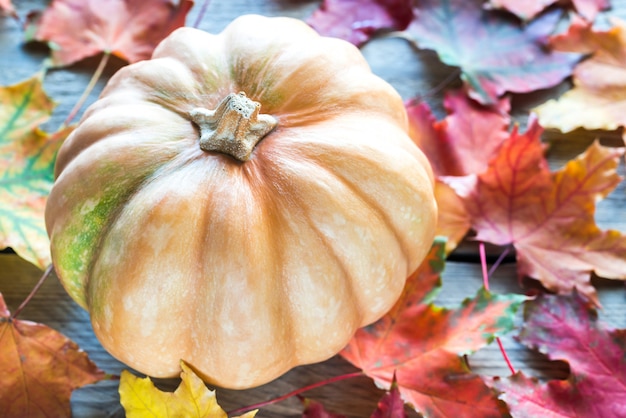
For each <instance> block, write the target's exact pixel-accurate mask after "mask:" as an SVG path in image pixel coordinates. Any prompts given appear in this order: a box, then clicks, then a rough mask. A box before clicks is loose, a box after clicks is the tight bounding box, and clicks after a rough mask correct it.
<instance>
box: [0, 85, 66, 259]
mask: <svg viewBox="0 0 626 418" xmlns="http://www.w3.org/2000/svg"><path fill="white" fill-rule="evenodd" d="M42 78H43V74H36V75H35V76H33V77H31V78H29V79H27V80H25V81H22V82H20V83H18V84H15V85H12V86H6V87H0V103H1V105H0V249H4V248H7V247H11V248H13V250H15V252H16V253H17V254H18V255H19V256H21V257H22V258H24V259H26V260H28V261H30V262H31V263H33V264H35V265H36V266H38V267H40V268H45V267H46V266H47V265H48V264H50V249H49V241H48V236H47V234H46V228H45V224H44V208H45V205H46V198H47V196H48V194H49V193H50V189H51V187H52V183H53V181H54V160H55V157H56V153H57V150H58V148H59V146H60V145H61V143H62V142H63V139H65V137H66V136H67V135H68V134H69V132H70V131H71V128H65V129H63V130H61V131H59V132H56V133H54V134H52V135H49V134H48V133H46V132H44V131H42V130H41V129H40V128H39V126H40V125H41V124H42V123H43V122H45V121H46V120H48V118H49V117H50V114H51V113H52V110H53V109H54V106H55V104H54V102H53V101H52V100H51V99H50V98H49V97H48V96H47V95H46V94H45V92H44V91H43V86H42Z"/></svg>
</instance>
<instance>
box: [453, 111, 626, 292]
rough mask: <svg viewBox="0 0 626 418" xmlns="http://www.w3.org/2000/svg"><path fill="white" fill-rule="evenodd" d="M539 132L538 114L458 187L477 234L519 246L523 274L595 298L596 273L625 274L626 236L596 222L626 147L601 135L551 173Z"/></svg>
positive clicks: (614, 183)
mask: <svg viewBox="0 0 626 418" xmlns="http://www.w3.org/2000/svg"><path fill="white" fill-rule="evenodd" d="M541 133H542V128H541V127H540V126H539V125H538V123H537V121H536V120H535V119H534V118H531V119H530V121H529V128H528V130H527V132H526V133H524V134H519V133H518V131H517V128H515V129H514V131H513V132H512V134H511V138H510V139H509V140H507V141H506V142H505V143H504V144H502V147H501V148H500V150H499V152H498V153H497V155H496V156H495V157H494V158H493V159H492V160H491V161H490V163H489V168H488V169H487V171H485V172H484V173H482V174H480V175H478V176H477V178H476V181H475V184H474V186H473V187H469V188H467V189H466V190H458V189H457V192H459V193H460V195H461V196H462V197H463V198H464V202H465V207H466V208H467V210H468V212H469V213H470V215H471V217H472V227H473V228H474V230H476V231H477V235H476V239H477V240H481V241H488V242H491V243H493V244H496V245H508V244H513V245H514V246H515V249H516V251H517V261H518V274H519V275H520V276H530V277H532V278H535V279H538V280H540V281H541V283H542V284H543V285H544V286H545V287H546V288H548V289H550V290H552V291H555V292H559V293H569V292H571V291H572V290H573V289H577V290H578V291H579V292H581V293H582V294H584V295H586V296H587V297H589V298H590V299H592V300H594V301H596V302H597V299H596V295H595V289H594V288H593V286H592V285H591V283H590V280H589V276H590V273H591V272H592V271H593V272H595V273H597V274H598V275H600V276H602V277H605V278H610V279H622V280H623V279H626V237H625V236H622V235H621V234H620V233H619V232H617V231H610V230H609V231H602V230H600V229H599V228H598V226H597V225H596V224H595V220H594V212H595V202H596V201H598V200H599V199H601V198H603V197H605V196H606V195H607V194H608V193H609V192H611V191H612V190H613V189H614V188H615V187H616V186H617V184H618V183H619V182H620V181H621V178H620V177H619V176H618V174H617V172H616V168H617V166H618V164H619V159H620V157H621V156H622V155H623V154H624V149H623V148H609V147H603V146H601V145H600V144H599V143H598V142H597V141H596V142H595V143H594V144H593V145H591V146H590V147H589V148H588V149H587V151H586V152H584V153H583V154H581V155H580V156H578V157H577V158H576V159H574V160H571V161H569V162H568V163H567V165H566V166H565V167H564V168H562V169H561V170H559V171H557V172H555V173H551V172H550V170H549V169H548V165H547V162H546V160H545V158H544V156H543V151H544V146H543V145H542V143H541V141H540V136H541Z"/></svg>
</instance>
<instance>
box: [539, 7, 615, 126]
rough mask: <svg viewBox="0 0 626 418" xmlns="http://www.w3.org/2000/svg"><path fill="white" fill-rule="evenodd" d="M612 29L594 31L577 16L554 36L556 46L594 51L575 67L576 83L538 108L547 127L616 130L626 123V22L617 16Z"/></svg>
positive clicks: (540, 117) (574, 50)
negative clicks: (565, 30)
mask: <svg viewBox="0 0 626 418" xmlns="http://www.w3.org/2000/svg"><path fill="white" fill-rule="evenodd" d="M613 22H614V24H615V26H614V27H613V28H611V29H610V30H608V31H597V32H596V31H594V30H593V27H592V25H591V24H590V23H588V22H584V21H583V20H581V19H576V20H575V21H574V22H573V23H572V25H571V26H570V28H569V30H568V32H567V33H565V34H563V35H559V36H557V37H555V38H554V39H553V40H552V45H553V46H554V48H555V49H558V50H561V51H568V52H582V53H585V54H592V55H591V57H590V58H589V59H587V60H585V61H583V62H582V63H580V64H578V66H576V68H575V69H574V87H573V88H572V89H571V90H569V91H567V92H565V93H564V94H563V95H562V96H561V97H559V98H558V99H552V100H549V101H548V102H546V103H544V104H543V105H541V106H539V107H537V108H536V109H534V111H535V112H536V113H537V115H538V116H539V122H540V123H541V125H542V126H543V127H546V128H555V129H559V130H561V131H562V132H569V131H572V130H574V129H576V128H585V129H589V130H593V129H606V130H614V129H617V128H619V127H620V126H626V111H624V109H625V108H626V23H624V22H622V21H620V20H618V19H615V20H614V21H613Z"/></svg>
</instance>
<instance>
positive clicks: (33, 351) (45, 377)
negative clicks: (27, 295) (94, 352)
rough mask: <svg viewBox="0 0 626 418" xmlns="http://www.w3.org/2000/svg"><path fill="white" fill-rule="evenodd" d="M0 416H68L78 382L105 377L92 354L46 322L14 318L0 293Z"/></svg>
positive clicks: (82, 382)
mask: <svg viewBox="0 0 626 418" xmlns="http://www.w3.org/2000/svg"><path fill="white" fill-rule="evenodd" d="M0 371H1V374H2V378H1V379H0V416H2V417H3V418H23V417H29V418H38V417H45V418H56V417H69V416H70V415H71V413H70V396H71V394H72V391H73V390H74V389H76V388H78V387H81V386H84V385H87V384H90V383H95V382H97V381H99V380H102V379H104V378H105V374H104V372H103V371H102V370H100V369H98V368H97V367H96V365H95V364H94V363H93V362H92V361H91V360H89V358H88V357H87V354H86V353H85V352H84V351H82V350H80V349H79V347H78V346H77V345H76V344H75V343H74V342H73V341H70V340H68V339H67V338H66V337H65V336H63V335H62V334H59V333H58V332H56V331H55V330H53V329H51V328H48V327H47V326H45V325H42V324H36V323H34V322H30V321H22V320H19V319H13V318H11V315H10V313H9V310H8V309H7V306H6V304H5V302H4V298H3V297H2V294H0Z"/></svg>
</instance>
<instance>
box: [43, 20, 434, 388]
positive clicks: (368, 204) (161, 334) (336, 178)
mask: <svg viewBox="0 0 626 418" xmlns="http://www.w3.org/2000/svg"><path fill="white" fill-rule="evenodd" d="M56 176H57V178H56V181H55V184H54V187H53V190H52V192H51V194H50V198H49V201H48V206H47V208H46V223H47V228H48V233H49V235H50V239H51V243H52V244H51V249H52V257H53V262H54V266H55V269H56V272H57V275H58V276H59V278H60V280H61V281H62V282H63V285H64V286H65V288H66V289H67V291H68V293H69V294H70V295H71V296H72V298H74V299H75V300H76V302H78V303H79V304H80V305H81V306H83V307H84V308H85V309H87V310H88V311H89V313H90V315H91V321H92V324H93V329H94V331H95V333H96V336H97V337H98V339H99V340H100V341H101V343H102V345H103V346H104V347H105V348H106V349H107V350H108V351H109V352H110V353H111V354H112V355H113V356H115V357H117V358H118V359H120V360H121V361H123V362H124V363H126V364H128V365H129V366H131V367H133V368H135V369H137V370H139V371H141V372H144V373H146V374H148V375H151V376H155V377H169V376H176V375H178V374H179V371H180V360H181V359H183V360H185V361H186V362H187V363H189V364H190V365H191V366H192V367H193V368H194V369H195V370H196V371H197V372H199V374H200V375H201V376H202V377H203V378H204V379H205V380H206V381H207V382H210V383H213V384H216V385H219V386H224V387H230V388H246V387H252V386H256V385H260V384H263V383H265V382H268V381H270V380H272V379H274V378H276V377H278V376H279V375H281V374H282V373H284V372H285V371H287V370H288V369H290V368H292V367H294V366H296V365H301V364H307V363H312V362H318V361H322V360H324V359H327V358H329V357H331V356H333V355H334V354H335V353H337V352H338V351H339V350H341V349H342V348H343V347H344V346H345V344H346V343H347V342H348V341H349V340H350V338H351V337H352V335H353V333H354V332H355V330H356V329H357V328H359V327H362V326H364V325H367V324H370V323H372V322H373V321H376V320H377V319H378V318H380V317H381V316H382V315H383V314H384V313H385V312H386V311H387V310H389V309H390V307H391V306H392V305H393V304H394V302H395V301H396V299H397V298H398V296H399V295H400V293H401V291H402V288H403V285H404V282H405V279H406V277H407V276H408V275H409V274H410V273H412V272H413V271H414V270H415V269H416V268H417V267H418V265H419V264H420V262H421V260H422V259H423V258H424V256H425V255H426V252H427V251H428V249H429V247H430V246H431V243H432V240H433V236H434V230H435V223H436V205H435V200H434V198H433V181H432V175H431V171H430V166H429V164H428V162H427V160H426V159H425V158H424V156H423V154H422V153H421V152H420V150H419V149H418V148H417V147H416V146H415V145H414V144H413V142H412V141H411V140H410V139H409V137H408V136H407V118H406V114H405V110H404V106H403V102H402V100H401V98H400V97H399V95H398V94H397V93H396V91H395V90H394V89H393V88H392V87H391V86H390V85H388V84H387V83H386V82H384V81H383V80H381V79H380V78H378V77H376V76H375V75H373V74H372V73H371V71H370V69H369V67H368V65H367V63H366V61H365V59H364V58H363V57H362V55H361V54H360V52H359V51H358V49H357V48H355V47H354V46H352V45H350V44H348V43H346V42H344V41H341V40H338V39H331V38H324V37H320V36H319V35H317V34H316V33H315V32H314V31H313V30H312V29H310V28H309V27H308V26H307V25H305V24H304V23H302V22H301V21H298V20H295V19H290V18H266V17H260V16H243V17H240V18H238V19H236V20H235V21H234V22H232V23H231V24H230V25H229V26H228V27H227V28H226V29H225V30H224V31H223V32H222V33H221V34H218V35H212V34H208V33H205V32H202V31H200V30H196V29H192V28H181V29H178V30H176V31H175V32H173V33H172V34H171V35H170V36H169V37H168V38H167V39H165V40H164V41H163V42H162V43H161V44H160V45H159V46H158V48H157V49H156V51H155V52H154V55H153V58H152V59H151V60H147V61H142V62H138V63H136V64H133V65H129V66H127V67H125V68H123V69H121V70H120V71H118V72H117V73H116V74H115V75H114V76H113V77H112V78H111V79H110V81H109V83H108V85H107V86H106V88H105V90H104V91H103V93H102V95H101V97H100V98H99V100H98V101H97V102H96V103H94V104H93V105H92V106H91V107H90V108H89V109H88V110H87V111H86V112H85V114H84V116H83V118H82V120H81V122H80V124H79V126H78V127H77V129H76V130H75V131H74V132H73V134H72V135H71V136H70V137H69V138H68V139H67V141H66V142H65V143H64V144H63V146H62V148H61V150H60V152H59V155H58V159H57V165H56Z"/></svg>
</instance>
